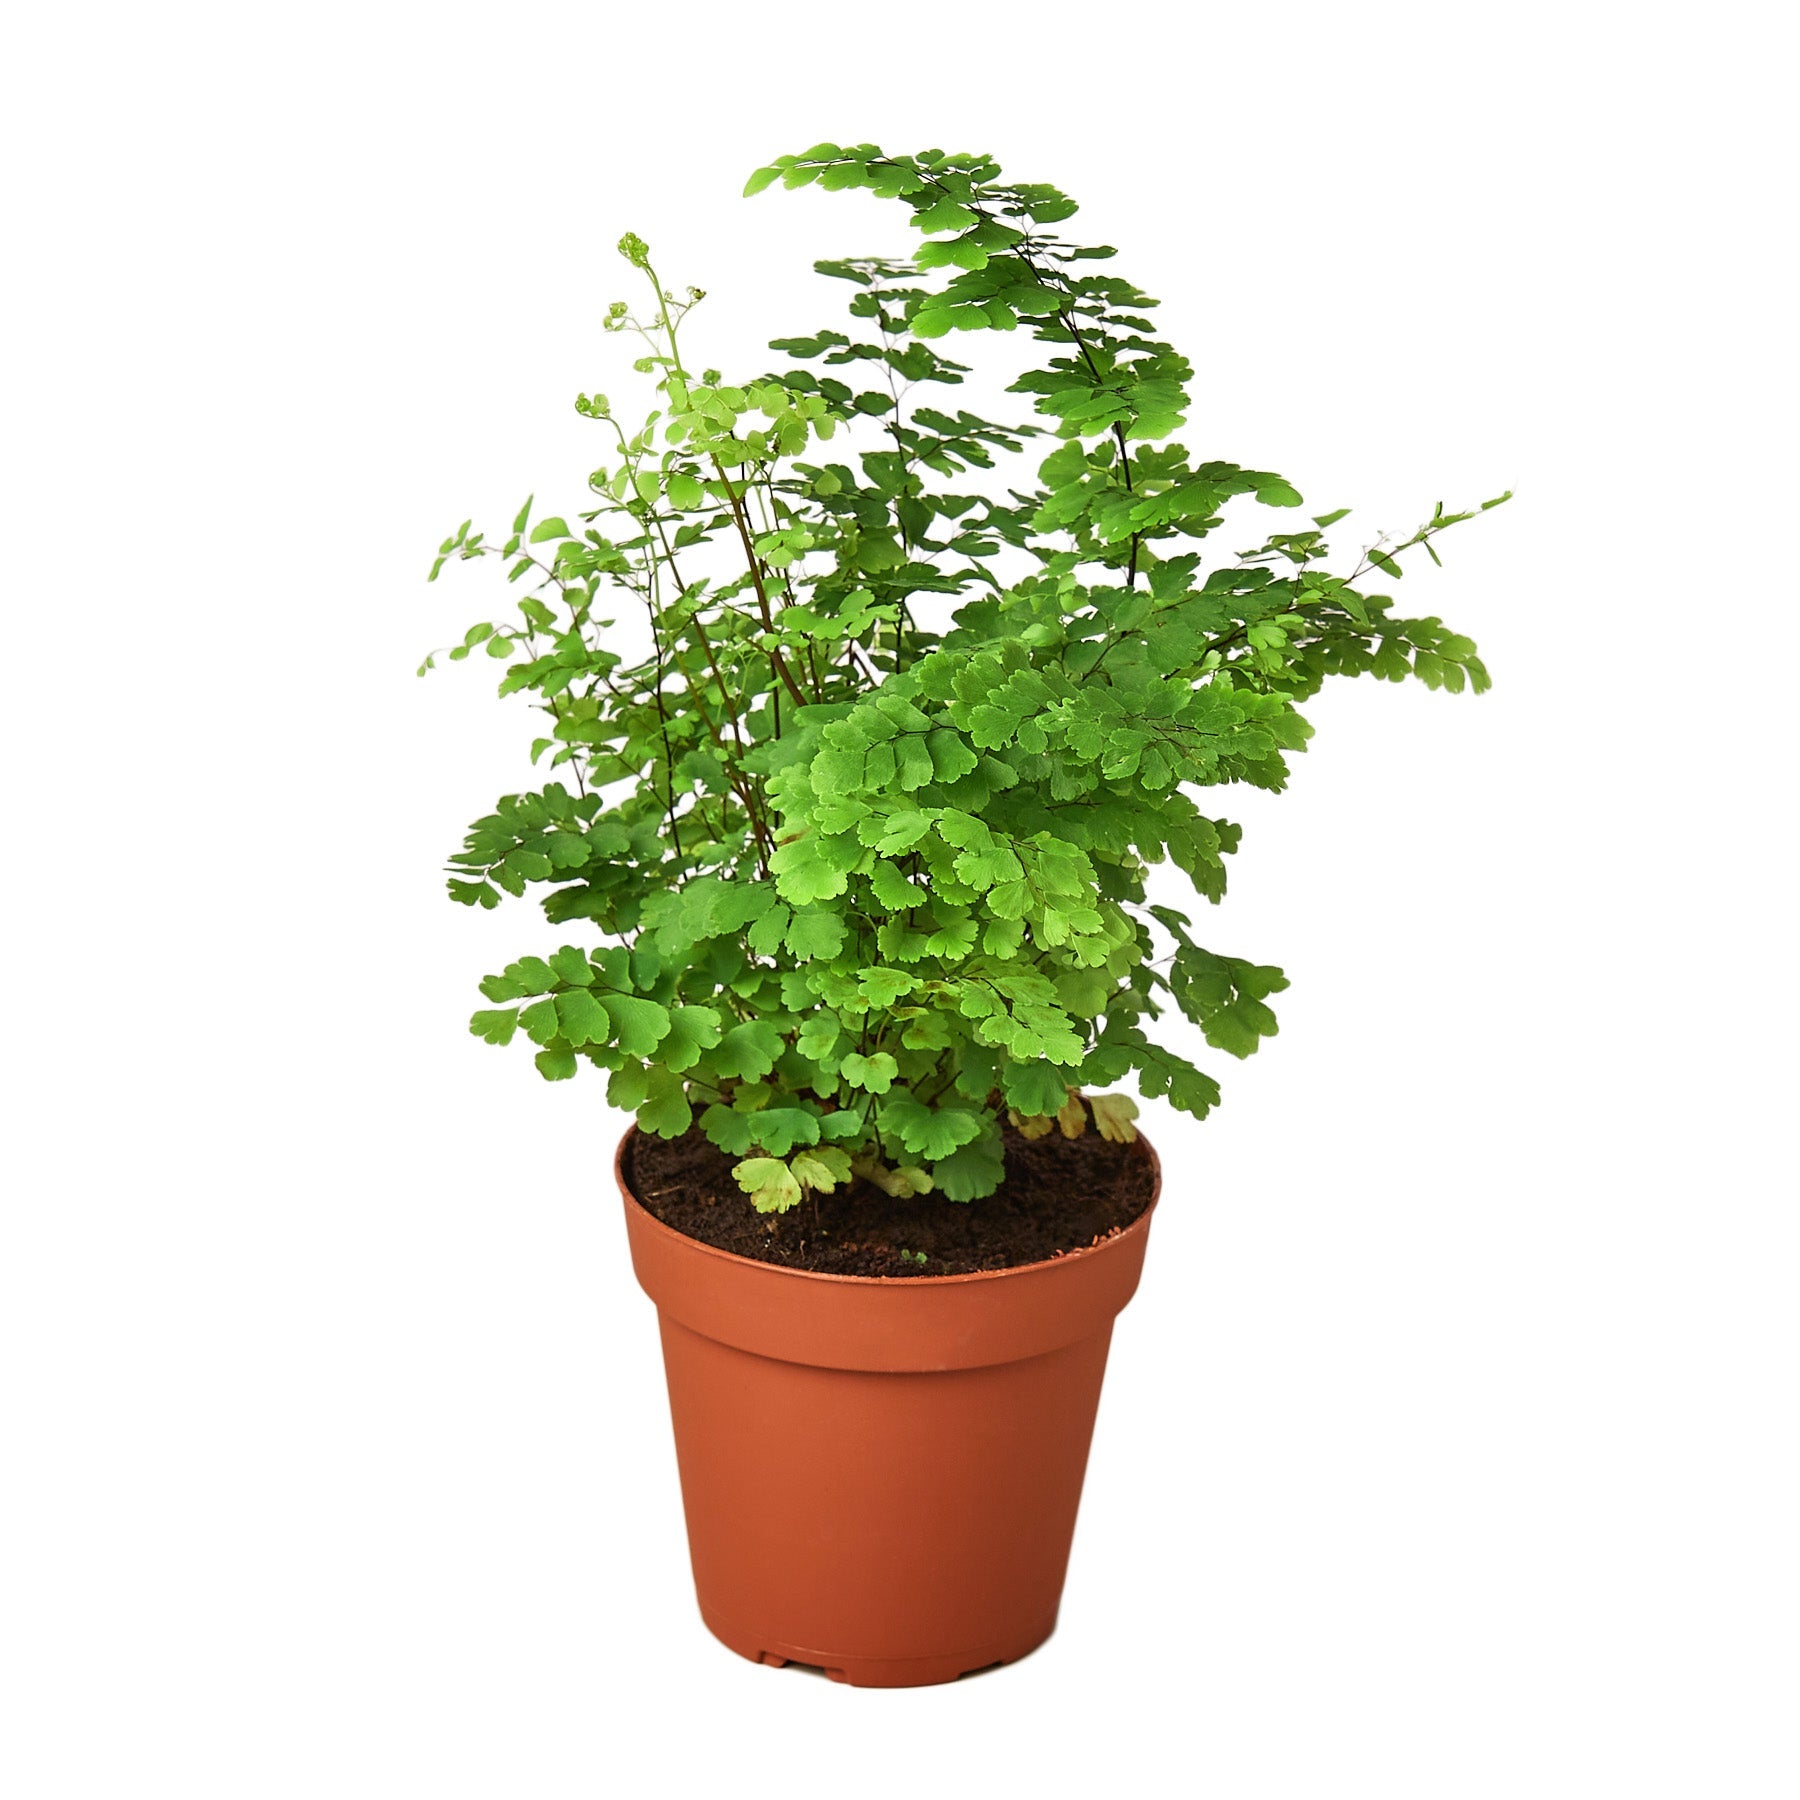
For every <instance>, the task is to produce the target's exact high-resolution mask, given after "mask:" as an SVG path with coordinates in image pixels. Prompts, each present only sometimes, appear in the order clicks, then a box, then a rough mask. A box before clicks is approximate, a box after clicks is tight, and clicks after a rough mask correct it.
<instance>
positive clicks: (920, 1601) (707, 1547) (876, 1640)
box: [615, 1136, 1161, 1687]
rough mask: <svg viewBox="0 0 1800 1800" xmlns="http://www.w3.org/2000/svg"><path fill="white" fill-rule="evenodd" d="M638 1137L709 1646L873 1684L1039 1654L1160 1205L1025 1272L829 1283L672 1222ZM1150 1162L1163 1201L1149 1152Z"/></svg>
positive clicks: (629, 1219)
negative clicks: (650, 1200) (652, 1209)
mask: <svg viewBox="0 0 1800 1800" xmlns="http://www.w3.org/2000/svg"><path fill="white" fill-rule="evenodd" d="M629 1142H630V1138H629V1136H627V1139H626V1142H625V1143H622V1144H621V1145H620V1146H619V1154H618V1158H617V1160H616V1163H615V1170H616V1173H617V1175H618V1178H619V1190H620V1192H621V1193H622V1194H623V1195H624V1196H625V1222H626V1227H627V1230H628V1231H629V1233H630V1239H631V1258H632V1264H633V1266H634V1268H635V1269H636V1271H637V1278H638V1281H639V1282H640V1283H641V1284H642V1286H643V1289H644V1291H645V1292H646V1293H647V1294H648V1295H649V1296H650V1298H651V1299H652V1300H654V1301H655V1302H656V1308H657V1312H658V1314H659V1315H660V1318H661V1324H662V1341H663V1360H664V1364H665V1366H666V1369H667V1373H668V1380H669V1410H670V1412H671V1414H672V1415H673V1419H674V1424H675V1451H676V1457H677V1460H678V1462H679V1464H680V1468H681V1494H682V1501H683V1504H684V1506H685V1508H686V1512H687V1529H688V1547H689V1550H690V1552H691V1554H692V1557H693V1564H694V1586H695V1589H696V1591H697V1593H698V1596H699V1601H700V1615H701V1617H702V1618H703V1619H704V1620H705V1621H706V1624H707V1626H708V1628H709V1629H710V1630H711V1631H712V1633H713V1635H714V1636H715V1637H717V1638H718V1639H719V1640H720V1641H721V1642H723V1643H724V1644H726V1645H727V1646H728V1647H729V1648H731V1649H733V1650H735V1651H737V1652H738V1654H739V1655H740V1656H747V1657H749V1658H750V1659H751V1660H752V1661H753V1662H763V1663H774V1664H777V1665H779V1664H782V1663H788V1662H796V1663H807V1664H810V1665H812V1666H814V1667H816V1668H821V1669H823V1670H824V1671H825V1673H826V1674H827V1675H829V1676H831V1677H832V1679H833V1680H835V1681H846V1682H850V1683H851V1684H852V1685H854V1686H857V1687H916V1686H923V1685H925V1684H927V1683H930V1682H938V1681H954V1680H955V1679H956V1677H957V1676H959V1675H964V1674H967V1673H968V1672H969V1671H970V1670H972V1669H982V1668H988V1667H991V1666H992V1665H993V1664H995V1663H1004V1662H1012V1661H1014V1660H1015V1659H1016V1658H1018V1657H1021V1656H1024V1655H1025V1654H1026V1653H1027V1652H1028V1651H1030V1650H1034V1649H1036V1648H1037V1646H1038V1645H1039V1644H1041V1643H1042V1642H1043V1641H1044V1639H1045V1638H1047V1637H1048V1636H1049V1635H1050V1633H1051V1631H1052V1630H1053V1629H1054V1627H1055V1625H1056V1611H1057V1605H1058V1603H1059V1601H1060V1600H1061V1597H1062V1586H1063V1575H1064V1572H1065V1570H1066V1568H1067V1566H1068V1560H1069V1542H1070V1539H1071V1537H1072V1536H1073V1534H1074V1530H1075V1511H1076V1507H1077V1506H1078V1505H1079V1503H1080V1499H1081V1481H1082V1476H1083V1474H1084V1473H1085V1472H1086V1468H1087V1454H1088V1442H1089V1439H1090V1438H1091V1437H1092V1435H1093V1429H1094V1412H1095V1409H1096V1407H1097V1406H1098V1404H1099V1400H1100V1383H1101V1379H1102V1377H1103V1376H1104V1374H1105V1372H1106V1352H1107V1347H1108V1345H1109V1343H1110V1342H1111V1338H1112V1324H1113V1319H1114V1317H1115V1316H1116V1315H1117V1313H1118V1312H1119V1310H1120V1308H1121V1307H1123V1306H1124V1305H1125V1303H1126V1301H1128V1300H1129V1299H1130V1298H1131V1296H1132V1293H1133V1292H1134V1291H1135V1289H1136V1287H1137V1283H1138V1274H1139V1271H1140V1270H1141V1269H1142V1267H1143V1263H1144V1246H1145V1244H1146V1243H1147V1241H1148V1239H1149V1235H1150V1211H1149V1210H1146V1211H1145V1212H1144V1214H1143V1215H1142V1216H1141V1217H1140V1218H1138V1219H1137V1220H1135V1221H1134V1222H1133V1223H1132V1224H1131V1225H1130V1226H1128V1227H1127V1228H1126V1229H1125V1230H1124V1231H1122V1232H1120V1233H1119V1234H1118V1235H1117V1236H1115V1237H1110V1238H1107V1239H1105V1240H1103V1241H1102V1242H1100V1243H1098V1244H1096V1245H1094V1246H1092V1247H1091V1248H1088V1249H1081V1250H1072V1251H1069V1252H1068V1253H1066V1254H1065V1255H1062V1256H1059V1257H1056V1258H1054V1259H1052V1260H1051V1261H1049V1262H1040V1263H1029V1264H1026V1265H1025V1266H1023V1267H1021V1268H1016V1269H1001V1270H996V1271H994V1272H992V1273H987V1274H979V1275H946V1276H937V1277H932V1276H913V1277H906V1278H903V1279H893V1280H886V1279H877V1278H873V1277H867V1276H847V1275H814V1274H810V1273H807V1272H805V1271H802V1270H796V1269H784V1268H778V1267H776V1266H775V1265H773V1264H770V1263H760V1262H753V1261H751V1260H749V1259H748V1258H746V1257H741V1256H733V1255H732V1254H730V1252H728V1251H724V1250H715V1249H714V1248H712V1246H711V1245H708V1244H702V1243H700V1242H698V1241H697V1240H696V1239H694V1238H690V1237H686V1236H684V1235H682V1234H681V1233H680V1232H677V1231H672V1230H671V1229H670V1228H669V1227H668V1226H666V1225H664V1224H662V1223H661V1222H660V1221H658V1220H657V1219H655V1218H653V1217H652V1216H651V1215H650V1214H649V1213H648V1212H646V1211H645V1210H644V1208H643V1207H642V1206H640V1205H639V1204H638V1203H637V1201H636V1200H635V1199H634V1198H633V1197H632V1195H631V1191H630V1189H629V1188H628V1187H627V1186H626V1183H625V1149H626V1144H628V1143H629ZM1145 1148H1146V1149H1148V1148H1149V1146H1148V1145H1146V1146H1145ZM1151 1164H1152V1175H1153V1179H1154V1181H1155V1183H1156V1187H1155V1188H1154V1189H1153V1190H1152V1198H1151V1207H1152V1208H1154V1205H1155V1195H1156V1192H1157V1191H1159V1190H1160V1187H1161V1172H1160V1169H1158V1168H1157V1166H1156V1161H1155V1153H1154V1151H1152V1152H1151Z"/></svg>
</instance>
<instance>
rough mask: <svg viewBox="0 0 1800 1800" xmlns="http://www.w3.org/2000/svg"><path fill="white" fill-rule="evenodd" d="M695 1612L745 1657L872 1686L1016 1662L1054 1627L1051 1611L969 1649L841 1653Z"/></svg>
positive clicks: (928, 1682) (929, 1683)
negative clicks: (777, 1640)
mask: <svg viewBox="0 0 1800 1800" xmlns="http://www.w3.org/2000/svg"><path fill="white" fill-rule="evenodd" d="M700 1617H701V1618H702V1619H703V1620H704V1621H705V1623H706V1629H707V1630H708V1631H710V1632H711V1633H712V1634H713V1636H714V1637H716V1638H717V1639H718V1640H719V1642H720V1643H721V1644H723V1645H724V1646H725V1648H726V1649H727V1650H735V1651H736V1652H737V1654H738V1655H739V1656H741V1657H744V1658H745V1659H746V1660H748V1661H750V1662H754V1663H767V1664H768V1665H769V1666H770V1667H772V1668H777V1669H779V1668H782V1667H784V1666H785V1665H786V1664H788V1663H801V1664H804V1665H805V1666H806V1667H807V1668H809V1669H817V1670H819V1671H820V1672H821V1673H822V1674H824V1675H825V1676H826V1677H828V1678H829V1679H830V1680H832V1681H841V1682H843V1683H844V1684H845V1685H846V1686H847V1687H872V1688H873V1687H880V1688H898V1687H936V1686H937V1685H939V1684H940V1683H942V1682H946V1681H956V1680H958V1679H959V1678H960V1677H962V1676H964V1675H973V1674H974V1673H975V1672H976V1670H978V1669H992V1668H996V1667H998V1666H999V1665H1000V1664H1001V1663H1011V1662H1017V1661H1018V1660H1019V1659H1020V1658H1021V1657H1023V1656H1029V1655H1030V1654H1031V1652H1032V1651H1033V1650H1035V1649H1036V1648H1037V1647H1038V1646H1039V1645H1040V1644H1041V1643H1043V1642H1044V1640H1045V1639H1046V1638H1047V1637H1049V1635H1050V1634H1051V1632H1053V1631H1054V1630H1055V1629H1056V1615H1055V1614H1054V1613H1052V1614H1051V1615H1050V1617H1049V1618H1048V1619H1046V1620H1045V1621H1044V1622H1043V1623H1042V1624H1041V1625H1037V1626H1034V1627H1033V1628H1032V1629H1031V1630H1030V1631H1028V1632H1020V1633H1018V1634H1016V1635H1015V1636H1014V1637H1013V1638H1011V1639H1010V1640H1009V1641H1007V1642H1005V1643H1001V1644H989V1645H986V1646H983V1647H981V1648H979V1649H975V1650H964V1651H960V1652H951V1653H949V1654H947V1655H938V1656H901V1657H879V1656H841V1655H838V1654H836V1653H835V1652H832V1651H827V1650H812V1649H807V1648H806V1647H804V1646H802V1645H799V1644H772V1643H770V1642H769V1641H768V1640H767V1639H766V1638H759V1637H758V1636H756V1635H755V1634H754V1633H752V1632H744V1631H738V1630H736V1629H735V1628H734V1627H732V1626H730V1625H727V1624H725V1623H724V1622H723V1621H722V1620H720V1619H716V1618H714V1617H713V1615H712V1614H711V1613H709V1612H707V1611H706V1609H705V1608H704V1607H703V1608H701V1612H700Z"/></svg>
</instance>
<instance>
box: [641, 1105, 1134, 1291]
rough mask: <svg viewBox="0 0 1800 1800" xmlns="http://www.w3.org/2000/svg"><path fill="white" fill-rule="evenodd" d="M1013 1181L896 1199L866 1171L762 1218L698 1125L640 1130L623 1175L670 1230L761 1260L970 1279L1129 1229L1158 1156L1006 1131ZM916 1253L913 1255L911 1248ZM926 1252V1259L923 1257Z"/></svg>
mask: <svg viewBox="0 0 1800 1800" xmlns="http://www.w3.org/2000/svg"><path fill="white" fill-rule="evenodd" d="M1005 1129H1006V1139H1005V1142H1006V1179H1005V1180H1004V1181H1003V1182H1002V1183H1001V1184H1000V1187H999V1189H998V1190H997V1191H996V1192H994V1193H992V1194H990V1195H988V1196H987V1198H986V1199H983V1200H971V1201H968V1202H965V1203H962V1204H958V1203H957V1202H955V1201H952V1200H946V1199H945V1198H944V1197H943V1195H942V1194H921V1195H917V1196H914V1197H912V1198H909V1199H904V1200H899V1199H895V1198H894V1197H893V1196H892V1195H889V1194H885V1193H883V1192H882V1191H881V1189H880V1188H878V1187H876V1186H875V1185H874V1184H873V1183H872V1182H868V1181H864V1180H862V1179H861V1178H860V1177H859V1178H858V1179H857V1180H856V1181H855V1182H854V1183H853V1184H852V1185H851V1186H850V1187H849V1188H840V1189H838V1190H837V1191H836V1192H835V1193H830V1194H820V1195H818V1196H817V1197H816V1199H817V1210H816V1212H815V1204H814V1199H813V1198H812V1197H809V1198H807V1199H806V1200H803V1201H802V1202H801V1203H800V1204H799V1205H798V1206H796V1207H794V1208H793V1209H792V1210H791V1211H789V1212H786V1213H782V1214H778V1215H773V1216H771V1215H766V1214H763V1213H759V1212H757V1211H756V1210H755V1208H753V1207H752V1206H751V1204H750V1201H749V1199H748V1197H747V1196H746V1195H745V1194H744V1193H743V1191H742V1190H741V1189H740V1188H739V1187H738V1184H737V1182H736V1181H734V1180H733V1179H732V1174H731V1170H732V1165H733V1163H734V1162H735V1161H736V1158H734V1157H730V1156H727V1155H725V1154H724V1152H723V1151H720V1150H718V1149H715V1148H714V1146H713V1145H712V1144H710V1143H708V1142H707V1140H706V1138H705V1137H704V1136H702V1134H701V1132H700V1130H699V1128H698V1127H695V1128H694V1129H693V1130H691V1131H689V1132H688V1134H687V1135H686V1136H685V1137H679V1138H672V1139H671V1138H658V1137H648V1136H646V1135H644V1134H643V1133H642V1132H638V1133H634V1134H633V1136H632V1140H631V1146H630V1149H629V1150H628V1152H627V1154H626V1161H625V1178H626V1180H627V1181H628V1182H629V1183H630V1186H631V1191H632V1193H633V1194H635V1195H636V1196H637V1198H638V1200H639V1202H640V1203H641V1204H642V1205H643V1207H644V1208H645V1210H646V1211H647V1212H649V1213H651V1214H652V1215H653V1216H654V1217H656V1218H658V1219H660V1220H661V1221H662V1222H663V1224H665V1225H667V1226H669V1227H670V1228H671V1229H672V1230H675V1231H679V1232H681V1233H683V1234H684V1235H685V1236H687V1237H691V1238H698V1239H699V1240H700V1242H701V1243H703V1244H711V1245H712V1246H713V1247H714V1248H715V1249H719V1250H729V1251H731V1252H732V1254H733V1255H735V1256H747V1257H751V1258H753V1259H754V1260H755V1261H757V1262H766V1263H779V1264H781V1265H782V1266H784V1267H786V1268H790V1269H809V1270H811V1271H813V1272H814V1273H815V1274H820V1275H886V1276H913V1275H970V1274H975V1273H977V1272H979V1271H980V1270H983V1269H1013V1268H1017V1267H1018V1266H1019V1265H1020V1264H1021V1263H1034V1262H1045V1261H1047V1260H1048V1259H1049V1258H1050V1257H1053V1256H1056V1255H1058V1254H1060V1253H1061V1252H1063V1251H1065V1250H1075V1249H1081V1248H1085V1247H1086V1246H1087V1245H1090V1244H1097V1243H1098V1242H1099V1241H1100V1240H1101V1239H1102V1238H1106V1237H1110V1236H1112V1235H1113V1233H1115V1232H1118V1231H1122V1230H1124V1228H1125V1227H1126V1226H1127V1225H1129V1224H1130V1223H1131V1222H1132V1220H1134V1219H1136V1218H1137V1217H1139V1215H1140V1214H1142V1213H1143V1211H1144V1209H1145V1208H1146V1207H1147V1206H1148V1205H1149V1204H1150V1199H1151V1193H1152V1187H1153V1177H1152V1174H1151V1164H1150V1157H1149V1154H1148V1153H1147V1151H1146V1150H1145V1148H1144V1146H1143V1145H1142V1144H1141V1143H1138V1144H1109V1143H1107V1142H1106V1140H1105V1139H1104V1138H1102V1137H1100V1136H1099V1135H1098V1134H1097V1133H1096V1132H1093V1131H1091V1130H1090V1131H1088V1132H1086V1133H1084V1134H1083V1135H1082V1136H1081V1137H1078V1138H1065V1137H1064V1136H1063V1135H1062V1133H1061V1132H1059V1131H1053V1132H1051V1133H1050V1134H1049V1136H1047V1137H1041V1138H1035V1139H1034V1138H1026V1137H1022V1136H1020V1134H1019V1133H1018V1132H1017V1131H1015V1130H1014V1129H1013V1128H1012V1127H1011V1126H1010V1125H1009V1126H1007V1127H1006V1128H1005ZM903 1252H910V1253H911V1254H903ZM920 1255H923V1256H924V1258H925V1260H924V1262H923V1263H922V1264H921V1263H920V1262H919V1261H917V1260H916V1259H917V1258H918V1257H919V1256H920Z"/></svg>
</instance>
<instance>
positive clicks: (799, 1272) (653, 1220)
mask: <svg viewBox="0 0 1800 1800" xmlns="http://www.w3.org/2000/svg"><path fill="white" fill-rule="evenodd" d="M637 1130H638V1128H637V1124H636V1121H635V1120H634V1121H633V1122H632V1124H630V1125H629V1126H627V1127H626V1130H625V1133H624V1135H623V1136H622V1137H621V1138H620V1139H619V1145H618V1148H617V1149H616V1150H615V1151H614V1152H613V1179H614V1180H615V1181H616V1182H617V1183H618V1184H619V1192H620V1193H621V1194H623V1195H624V1196H625V1202H626V1204H627V1205H628V1206H631V1207H634V1208H635V1209H636V1210H637V1212H638V1213H639V1214H641V1215H642V1218H643V1221H644V1223H645V1224H646V1225H648V1226H650V1227H652V1228H653V1229H654V1230H655V1231H657V1232H660V1233H661V1234H662V1235H663V1236H665V1237H669V1238H673V1239H674V1240H675V1242H676V1243H678V1244H681V1245H684V1246H686V1248H687V1249H689V1250H693V1251H698V1252H699V1253H700V1254H701V1255H702V1256H712V1257H717V1258H718V1259H719V1261H721V1262H727V1263H735V1264H737V1265H738V1267H740V1268H745V1269H763V1270H767V1271H768V1272H769V1273H770V1274H773V1275H789V1276H792V1277H794V1278H795V1279H796V1280H799V1281H826V1282H833V1283H836V1284H837V1285H838V1286H840V1287H863V1288H886V1289H892V1288H923V1287H940V1288H941V1287H954V1286H958V1285H961V1284H965V1283H968V1282H977V1281H1004V1280H1005V1279H1006V1278H1007V1277H1008V1276H1009V1275H1027V1274H1030V1273H1031V1272H1032V1271H1033V1270H1035V1269H1060V1268H1065V1267H1067V1265H1069V1264H1070V1263H1073V1262H1080V1261H1082V1260H1084V1259H1085V1258H1087V1257H1090V1256H1097V1255H1100V1254H1101V1253H1102V1252H1104V1251H1107V1250H1113V1249H1116V1248H1118V1246H1120V1245H1121V1244H1124V1243H1127V1242H1129V1241H1130V1239H1131V1238H1132V1237H1133V1236H1134V1235H1137V1234H1139V1233H1143V1232H1147V1231H1148V1230H1149V1229H1150V1215H1151V1214H1152V1213H1153V1212H1155V1211H1156V1206H1157V1202H1158V1201H1159V1200H1161V1198H1162V1158H1161V1157H1159V1156H1158V1155H1157V1154H1156V1146H1155V1145H1154V1144H1152V1143H1151V1142H1150V1140H1149V1139H1148V1138H1147V1137H1145V1136H1144V1134H1143V1133H1142V1132H1141V1131H1140V1132H1139V1133H1138V1135H1137V1142H1138V1143H1140V1144H1142V1145H1143V1146H1144V1150H1145V1152H1146V1154H1147V1155H1148V1156H1149V1158H1150V1204H1149V1205H1148V1206H1146V1207H1145V1208H1144V1210H1143V1211H1142V1212H1141V1213H1139V1214H1138V1216H1137V1217H1136V1218H1135V1219H1133V1220H1132V1221H1131V1223H1130V1224H1129V1225H1127V1226H1125V1227H1124V1228H1123V1229H1122V1230H1119V1231H1115V1232H1113V1233H1111V1234H1110V1235H1109V1236H1107V1237H1103V1238H1102V1239H1101V1240H1100V1241H1099V1243H1097V1244H1078V1245H1077V1246H1076V1247H1075V1248H1074V1249H1072V1250H1064V1251H1061V1252H1059V1253H1058V1254H1057V1255H1055V1256H1046V1257H1043V1258H1041V1259H1040V1260H1039V1261H1037V1262H1029V1263H1014V1264H1013V1265H1012V1267H1011V1268H1007V1269H971V1270H969V1271H968V1272H967V1273H965V1274H962V1275H828V1274H826V1273H825V1272H824V1271H823V1270H821V1269H793V1268H789V1267H788V1266H787V1264H785V1263H771V1262H762V1261H760V1260H759V1259H758V1258H756V1257H754V1256H739V1255H738V1254H737V1252H736V1251H735V1250H721V1249H720V1248H719V1247H718V1245H716V1244H708V1243H704V1242H702V1241H701V1240H700V1239H699V1238H696V1237H689V1236H688V1234H687V1233H686V1232H685V1231H677V1230H676V1229H675V1227H674V1226H673V1225H665V1224H664V1223H663V1222H662V1220H661V1219H659V1218H658V1217H657V1216H656V1214H655V1213H653V1212H652V1211H651V1210H650V1209H649V1207H647V1206H646V1205H645V1204H644V1203H643V1201H641V1200H640V1199H639V1198H638V1197H637V1195H636V1194H634V1193H633V1192H632V1191H631V1184H630V1183H629V1182H628V1181H627V1180H626V1179H625V1147H626V1145H627V1144H629V1143H630V1142H631V1140H632V1138H633V1137H635V1136H636V1135H637Z"/></svg>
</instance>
